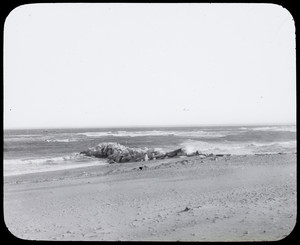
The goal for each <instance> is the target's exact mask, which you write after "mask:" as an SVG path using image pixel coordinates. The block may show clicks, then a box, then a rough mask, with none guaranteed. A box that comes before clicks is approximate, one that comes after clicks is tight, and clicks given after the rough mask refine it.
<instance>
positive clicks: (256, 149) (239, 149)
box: [181, 140, 297, 155]
mask: <svg viewBox="0 0 300 245" xmlns="http://www.w3.org/2000/svg"><path fill="white" fill-rule="evenodd" d="M296 145H297V144H296V141H284V142H270V143H256V142H253V143H249V142H244V143H241V142H238V143H237V142H222V143H221V142H219V143H209V142H204V141H197V140H187V141H185V142H183V143H182V144H181V147H183V148H184V149H186V151H187V152H195V151H199V152H201V153H205V154H209V153H214V154H218V153H220V154H236V155H245V154H255V153H291V152H296V150H297V148H296V147H297V146H296Z"/></svg>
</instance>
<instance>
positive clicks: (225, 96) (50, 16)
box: [4, 3, 296, 128]
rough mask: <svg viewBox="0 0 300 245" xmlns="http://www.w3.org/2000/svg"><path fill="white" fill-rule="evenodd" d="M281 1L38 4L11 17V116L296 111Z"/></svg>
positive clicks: (129, 117) (69, 119)
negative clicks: (253, 2) (247, 2)
mask: <svg viewBox="0 0 300 245" xmlns="http://www.w3.org/2000/svg"><path fill="white" fill-rule="evenodd" d="M295 56H296V53H295V26H294V21H293V17H292V16H291V14H290V13H289V12H288V11H287V10H286V9H284V8H283V7H281V6H278V5H273V4H128V3H127V4H32V5H23V6H20V7H18V8H16V9H14V10H13V11H12V12H11V13H10V14H9V16H8V17H7V19H6V22H5V28H4V128H35V127H37V128H43V127H89V126H91V127H105V126H159V125H164V126H172V125H210V124H213V125H216V124H268V123H273V124H280V123H283V124H284V123H295V121H296V61H295V60H296V58H295Z"/></svg>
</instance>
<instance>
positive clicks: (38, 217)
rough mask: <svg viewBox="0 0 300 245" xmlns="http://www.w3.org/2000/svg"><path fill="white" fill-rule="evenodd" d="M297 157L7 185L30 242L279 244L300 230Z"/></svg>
mask: <svg viewBox="0 0 300 245" xmlns="http://www.w3.org/2000/svg"><path fill="white" fill-rule="evenodd" d="M296 157H297V155H296V154H274V155H245V156H223V157H218V158H215V157H212V158H207V159H201V158H200V157H199V156H195V157H185V158H172V159H164V160H157V161H149V162H144V163H121V164H111V165H106V166H92V167H86V168H78V169H70V170H61V171H53V172H45V173H35V174H24V175H19V176H9V177H4V218H5V223H6V226H7V227H8V229H9V231H10V232H11V233H12V234H13V235H15V236H17V237H19V238H22V239H30V240H98V241H103V240H104V241H111V240H112V241H116V240H121V241H178V240H179V241H269V240H271V241H274V240H280V239H282V238H284V237H286V236H287V235H289V233H291V231H292V230H293V228H294V226H295V222H296V212H297V210H296Z"/></svg>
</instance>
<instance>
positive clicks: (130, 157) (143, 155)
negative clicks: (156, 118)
mask: <svg viewBox="0 0 300 245" xmlns="http://www.w3.org/2000/svg"><path fill="white" fill-rule="evenodd" d="M80 154H83V155H86V156H90V157H97V158H107V159H108V162H109V163H116V162H118V163H120V162H121V163H122V162H141V161H149V160H155V159H165V158H170V157H178V156H195V155H200V154H199V152H198V151H196V152H194V153H187V152H186V151H185V150H184V149H182V148H180V149H177V150H174V151H170V152H164V151H162V150H158V149H148V148H130V147H126V146H124V145H121V144H119V143H111V142H109V143H102V144H99V145H97V146H95V147H91V148H89V149H88V150H86V151H82V152H80Z"/></svg>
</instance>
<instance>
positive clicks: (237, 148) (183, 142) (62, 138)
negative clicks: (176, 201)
mask: <svg viewBox="0 0 300 245" xmlns="http://www.w3.org/2000/svg"><path fill="white" fill-rule="evenodd" d="M102 142H118V143H120V144H123V145H126V146H129V147H148V148H161V149H162V150H165V151H169V150H174V149H177V148H180V147H184V148H186V149H187V150H190V151H195V150H198V151H199V152H202V153H214V154H217V153H229V154H263V153H268V154H269V153H270V154H272V153H295V152H296V126H295V125H284V126H226V127H224V126H222V127H155V128H149V127H148V128H80V129H71V128H69V129H28V130H5V131H4V175H15V174H21V173H31V172H43V171H51V170H57V169H68V168H77V167H82V166H90V165H99V164H106V161H105V159H94V158H89V157H85V156H82V155H79V154H78V153H79V152H80V151H83V150H85V149H87V148H89V147H92V146H95V145H97V144H99V143H102Z"/></svg>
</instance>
